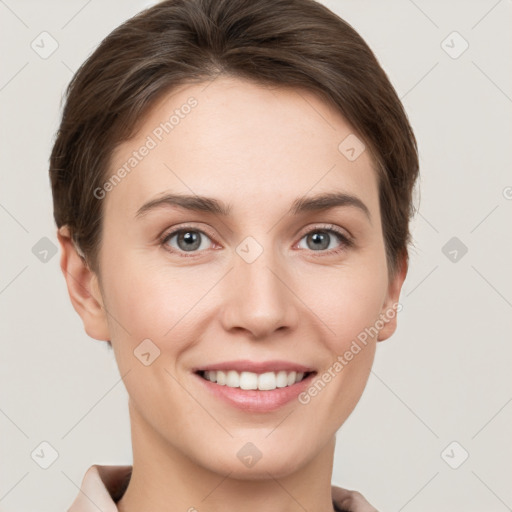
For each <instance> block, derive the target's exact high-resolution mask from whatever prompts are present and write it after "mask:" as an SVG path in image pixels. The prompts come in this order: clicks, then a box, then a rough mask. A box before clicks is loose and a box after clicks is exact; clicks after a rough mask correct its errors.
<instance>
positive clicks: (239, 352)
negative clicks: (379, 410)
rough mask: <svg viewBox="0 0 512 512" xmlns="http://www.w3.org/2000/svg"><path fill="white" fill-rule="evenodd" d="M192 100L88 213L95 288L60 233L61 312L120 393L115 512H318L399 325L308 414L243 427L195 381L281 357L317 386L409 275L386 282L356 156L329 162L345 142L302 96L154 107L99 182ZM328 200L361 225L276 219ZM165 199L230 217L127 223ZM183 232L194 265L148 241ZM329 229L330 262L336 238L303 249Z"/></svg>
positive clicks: (367, 172)
mask: <svg viewBox="0 0 512 512" xmlns="http://www.w3.org/2000/svg"><path fill="white" fill-rule="evenodd" d="M190 96H193V97H194V98H196V99H197V101H198V104H197V106H196V107H195V108H194V109H193V110H192V111H191V113H190V114H189V115H188V116H186V117H185V118H184V119H182V120H180V123H179V125H178V126H176V127H175V128H174V130H173V131H172V132H171V133H170V134H168V135H167V136H166V137H165V138H164V139H163V140H162V141H161V142H160V143H159V144H158V146H157V147H156V148H154V149H152V150H151V151H150V153H149V154H148V155H147V156H146V157H145V158H144V159H143V160H142V161H141V162H140V163H138V165H137V167H136V168H135V169H134V170H133V171H131V173H130V174H129V175H127V176H126V177H125V178H124V179H123V180H122V181H121V183H119V184H118V185H116V186H115V187H114V188H113V190H111V191H110V192H108V193H107V194H106V197H105V198H104V199H102V200H103V201H104V203H103V206H104V216H103V222H104V224H103V236H102V242H101V249H100V253H99V263H100V274H101V276H98V275H96V274H95V273H94V272H92V271H91V270H89V268H88V267H87V266H86V265H84V263H83V261H82V260H81V259H80V258H79V256H78V255H77V253H76V251H75V249H74V247H73V245H72V243H71V242H70V239H69V232H68V231H67V228H65V227H64V228H61V230H59V235H58V236H59V241H60V243H61V248H62V258H61V267H62V270H63V273H64V276H65V278H66V281H67V285H68V290H69V294H70V297H71V300H72V303H73V306H74V308H75V309H76V311H77V312H78V314H79V315H80V316H81V318H82V320H83V324H84V328H85V330H86V332H87V333H88V334H89V335H90V336H91V337H92V338H95V339H97V340H111V342H112V347H113V350H114V354H115V357H116V360H117V364H118V366H119V370H120V373H121V375H123V376H124V384H125V386H126V389H127V391H128V394H129V412H130V418H131V429H132V445H133V474H132V479H131V482H130V484H129V487H128V489H127V491H126V493H125V495H124V496H123V498H122V500H121V501H120V502H119V504H118V508H119V510H121V511H122V512H135V511H137V510H152V511H155V512H159V511H162V512H163V511H164V510H165V511H168V510H189V509H190V508H191V507H195V508H196V509H197V510H208V511H210V512H218V511H221V510H222V511H223V512H232V511H233V512H234V511H239V510H244V511H246V512H256V511H258V512H261V510H266V511H268V512H285V511H299V510H300V511H302V510H304V509H305V510H308V511H310V512H317V511H318V512H320V511H322V512H325V511H328V510H329V511H332V510H333V507H332V502H331V500H332V489H331V476H332V467H333V456H334V448H335V441H336V432H337V430H338V429H339V428H340V427H341V425H342V424H343V423H344V422H345V421H346V419H347V418H348V416H349V415H350V414H351V412H352V411H353V410H354V408H355V406H356V404H357V402H358V401H359V399H360V397H361V395H362V393H363V390H364V388H365V386H366V383H367V380H368V377H369V373H370V370H371V367H372V364H373V360H374V355H375V349H376V344H377V342H378V341H383V340H385V339H387V338H389V337H390V336H391V335H392V334H393V332H394V331H395V329H396V316H395V317H394V318H393V319H391V320H390V321H388V322H387V323H385V325H384V327H382V328H381V329H380V331H379V333H378V335H377V336H375V337H373V338H369V340H368V343H367V345H366V347H364V349H363V350H361V351H360V352H359V353H358V354H357V355H356V356H355V357H354V358H353V359H352V360H351V361H350V362H349V364H347V365H346V366H345V367H344V368H343V370H342V371H341V372H340V373H339V374H338V375H337V376H336V377H335V378H334V379H332V381H331V382H329V383H328V385H326V386H325V388H324V389H323V390H322V391H321V393H319V394H318V395H317V396H316V397H315V398H313V399H312V400H311V401H310V403H308V404H307V405H302V404H300V403H298V401H296V400H294V401H292V402H290V403H288V404H286V405H285V406H284V407H282V408H280V409H279V410H277V411H274V412H268V413H258V414H254V413H252V414H250V413H247V412H244V411H241V410H239V409H236V408H234V407H231V406H229V405H227V404H225V403H223V402H221V401H219V400H217V399H215V398H211V397H210V396H209V395H208V394H207V393H206V392H205V391H204V390H203V389H202V387H201V386H200V384H201V383H200V382H198V381H197V377H195V376H194V375H193V374H192V373H191V369H192V368H193V367H196V366H200V365H206V364H211V363H218V362H222V361H226V360H233V359H253V360H257V361H263V360H269V359H284V360H288V361H292V362H295V363H301V364H304V365H307V366H312V367H314V368H316V369H317V370H318V373H319V374H322V373H323V372H325V371H326V370H327V369H328V368H329V367H332V365H333V363H334V362H335V361H336V358H337V356H338V355H342V354H344V353H345V351H346V350H348V348H349V347H350V345H351V343H352V342H353V340H354V339H356V337H357V335H358V334H359V333H361V332H362V331H364V329H365V328H366V327H369V326H372V325H374V324H375V322H376V320H378V319H379V315H381V314H384V313H385V312H386V311H389V310H390V308H392V305H393V304H395V303H397V302H398V300H399V295H400V290H401V287H402V284H403V281H404V279H405V277H406V272H407V265H406V263H405V260H404V264H403V267H402V270H401V271H400V273H399V274H397V275H396V276H393V277H392V279H389V278H388V271H387V264H386V257H385V247H384V239H383V234H382V228H381V217H380V212H379V200H378V188H377V177H376V174H375V171H374V169H373V167H372V160H371V157H370V154H369V152H368V151H364V152H363V153H362V154H361V155H360V156H359V157H358V158H357V159H356V160H355V161H352V162H351V161H349V160H348V159H347V158H346V157H345V156H344V155H343V154H341V153H340V152H339V151H338V145H339V144H340V142H341V141H342V140H343V139H344V138H345V137H346V136H347V135H349V134H351V133H354V130H353V129H352V128H351V127H350V126H349V125H348V124H347V122H346V121H345V119H344V118H343V117H342V116H341V115H340V114H339V113H338V112H336V111H334V110H333V109H332V108H331V107H329V106H328V105H326V104H325V103H324V102H323V101H322V100H321V99H319V98H318V97H316V96H315V95H313V94H312V93H309V92H306V91H298V90H292V89H288V88H282V87H272V88H270V87H263V86H261V85H256V84H254V83H251V82H247V81H242V80H238V79H235V78H228V77H219V78H217V79H216V80H214V81H213V82H212V83H209V84H206V83H202V84H194V85H185V86H182V87H180V88H179V89H175V90H173V91H172V93H170V94H167V95H166V96H165V97H164V98H162V99H161V100H160V101H159V102H158V103H157V104H156V105H155V106H154V107H153V108H152V109H151V111H150V112H149V114H148V116H146V117H145V118H144V119H143V122H142V125H141V127H140V129H139V131H138V132H137V135H136V136H135V137H134V138H132V139H131V140H130V141H126V142H124V143H122V144H121V145H120V146H118V147H117V149H116V150H115V152H114V154H113V158H112V162H111V164H112V165H111V168H110V172H109V173H107V177H108V176H111V174H113V173H114V172H115V170H116V169H118V168H119V167H120V166H122V165H123V163H124V162H126V161H127V159H128V158H129V157H130V156H131V154H132V152H133V151H134V150H136V149H137V148H139V147H140V146H141V145H142V144H144V142H145V140H146V138H147V136H148V135H149V134H151V133H152V131H153V130H154V129H155V127H157V126H158V125H159V124H160V123H161V122H162V121H164V120H166V119H168V118H169V116H170V115H171V114H172V112H173V111H174V110H175V109H176V108H179V107H180V106H181V105H183V104H184V103H186V101H187V99H188V98H189V97H190ZM164 164H165V165H164ZM333 191H343V192H346V193H350V194H353V195H356V196H358V197H359V198H360V199H361V200H362V201H363V202H364V203H365V204H366V206H367V207H368V209H369V211H370V214H371V221H370V220H369V219H368V218H367V217H366V216H365V214H364V213H363V212H362V211H361V210H359V209H357V208H354V207H350V206H345V207H340V208H335V209H332V210H328V211H323V212H306V213H304V214H301V215H299V216H292V215H290V214H289V212H288V210H289V208H290V205H291V203H292V201H293V200H295V199H296V198H298V197H300V196H303V195H306V194H307V195H313V194H316V193H320V192H333ZM164 192H173V193H184V194H191V193H193V194H198V195H205V196H209V197H215V198H217V199H219V200H222V201H223V202H225V203H231V204H232V212H231V214H230V216H229V217H227V218H222V217H221V216H219V215H215V214H211V213H204V212H190V211H186V210H180V209H179V208H176V207H167V208H162V209H160V210H158V211H151V212H147V214H146V215H144V216H143V217H141V218H138V219H136V218H135V214H136V212H137V210H138V208H140V207H141V206H142V205H143V204H144V203H146V202H147V201H149V200H151V199H154V198H156V197H158V196H160V195H161V194H163V193H164ZM184 223H191V224H192V225H193V227H194V229H196V230H200V231H203V232H204V231H205V230H208V231H207V232H206V234H204V235H201V234H199V235H198V236H200V237H201V238H200V240H201V246H200V248H199V249H196V250H195V252H194V253H193V254H194V255H195V256H194V257H186V256H182V255H183V254H185V255H186V254H191V253H190V252H186V251H185V250H184V249H183V247H186V244H184V243H181V244H178V241H177V237H174V238H173V239H172V240H171V241H168V242H167V245H165V244H161V243H160V242H159V235H160V234H162V233H163V232H164V231H165V232H170V231H171V228H173V229H176V228H178V227H182V226H183V225H184ZM326 224H332V225H334V226H336V227H338V228H339V229H340V230H342V232H343V233H345V234H350V235H352V237H353V240H354V245H353V246H351V247H347V248H345V249H344V250H342V251H341V252H340V253H333V252H332V250H334V249H337V248H340V247H343V244H342V242H340V240H339V239H338V238H337V237H336V235H335V234H331V235H330V241H329V243H328V248H320V249H316V248H315V246H314V244H313V243H311V242H310V243H309V244H308V239H309V240H311V236H309V237H308V236H306V235H308V234H310V233H311V232H312V231H313V233H317V232H318V231H321V229H322V228H324V229H325V225H326ZM209 233H211V234H212V235H213V237H212V236H210V235H209ZM196 234H197V231H196ZM247 236H251V237H253V238H254V239H255V240H257V242H258V243H259V244H260V245H261V246H262V248H263V252H262V253H261V255H260V256H259V257H258V258H257V259H256V260H255V261H254V262H252V263H247V262H246V261H245V260H244V259H243V258H241V257H240V256H239V255H238V254H237V252H236V248H237V247H238V245H239V244H240V243H241V242H242V241H243V240H244V239H245V238H246V237H247ZM322 247H325V246H322ZM168 249H170V251H169V250H168ZM173 249H174V251H175V252H174V253H173V252H171V251H172V250H173ZM329 253H330V254H329ZM147 338H149V339H151V340H152V341H153V343H155V345H157V346H158V348H159V350H160V356H159V357H157V358H156V359H155V360H154V362H153V363H152V364H150V365H149V366H145V365H144V364H142V363H141V362H140V361H139V360H138V359H137V358H136V357H134V350H135V349H136V348H137V346H138V345H139V344H140V343H141V341H142V340H144V339H147ZM247 442H252V443H253V444H254V445H256V446H257V447H258V449H259V450H260V451H261V452H262V458H261V459H260V460H259V461H258V462H257V463H256V464H255V465H254V466H252V467H251V468H248V467H246V466H245V465H244V464H242V463H241V462H240V460H239V458H238V457H237V452H238V451H239V450H240V449H241V448H242V447H243V446H244V445H245V444H246V443H247ZM340 492H341V490H340ZM338 496H339V497H343V498H344V499H346V500H347V502H346V503H352V504H354V503H363V501H364V499H363V498H362V497H360V496H356V497H354V496H349V495H347V494H339V495H338ZM354 510H357V508H354Z"/></svg>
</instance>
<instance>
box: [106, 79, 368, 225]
mask: <svg viewBox="0 0 512 512" xmlns="http://www.w3.org/2000/svg"><path fill="white" fill-rule="evenodd" d="M346 141H348V142H346ZM347 144H348V145H349V146H350V145H351V146H354V148H355V151H357V153H356V156H357V154H358V153H359V152H360V151H361V149H362V148H363V147H364V146H362V143H361V141H360V140H359V139H358V138H357V136H356V135H355V133H354V130H353V128H352V127H351V126H350V125H349V124H348V123H347V122H346V120H345V119H344V118H343V116H342V115H341V114H340V113H339V112H338V111H337V110H336V109H334V108H332V107H330V106H329V105H327V104H326V103H325V102H323V101H322V100H321V99H320V98H319V97H318V96H316V95H315V94H313V93H311V92H309V91H306V90H303V89H292V88H288V87H274V86H263V85H259V84H255V83H253V82H250V81H246V80H240V79H235V78H230V77H218V78H216V79H215V80H213V81H212V82H205V83H200V84H192V85H190V84H189V85H183V86H180V87H179V88H177V89H175V90H173V91H172V92H170V93H168V94H166V95H165V96H164V97H163V98H161V99H160V100H159V101H158V102H157V103H156V104H155V105H153V107H152V108H151V110H150V111H149V113H148V114H147V115H146V117H145V119H144V121H143V122H142V123H141V126H140V128H139V130H138V131H137V134H136V136H135V137H133V138H132V139H130V140H129V141H126V142H123V143H122V144H120V145H119V146H118V147H117V148H116V150H115V152H114V153H113V156H112V160H111V166H110V169H109V172H108V173H107V176H106V177H105V178H106V181H108V179H109V178H110V177H112V176H113V175H114V174H122V175H123V177H122V179H121V180H115V181H116V184H115V186H113V187H111V191H110V192H108V194H107V196H106V203H107V204H106V205H104V206H105V210H106V211H105V215H108V213H107V212H108V211H109V210H110V211H111V212H119V211H123V212H125V213H126V214H128V215H131V216H132V217H133V216H134V215H135V212H136V211H137V209H138V208H139V207H140V206H141V205H142V204H143V203H144V202H145V201H147V200H148V199H151V198H154V197H156V196H157V195H158V194H162V193H164V192H169V191H172V192H178V193H186V194H198V195H205V196H210V197H219V198H226V199H228V200H229V202H230V203H233V204H234V205H235V207H234V210H235V212H236V211H237V210H239V209H240V210H241V209H243V208H247V209H250V208H254V207H256V208H259V209H261V202H262V200H264V201H265V202H266V203H268V205H269V206H270V205H271V204H274V203H275V204H278V203H282V202H289V200H293V199H295V198H296V197H299V196H304V195H307V193H308V191H310V192H311V193H319V192H325V191H329V192H330V191H333V190H341V191H344V192H347V193H353V194H357V195H358V196H359V197H362V198H363V197H364V199H365V203H366V204H367V206H368V208H369V209H370V210H375V208H376V207H377V205H378V202H377V182H376V175H375V171H374V169H373V165H372V161H371V157H370V155H369V151H362V152H361V153H360V154H359V156H357V158H356V159H353V157H352V158H347V154H346V153H344V151H345V150H346V149H347V148H346V146H347ZM351 155H353V152H352V153H351V154H350V153H349V156H351ZM120 169H124V170H125V172H121V173H119V170H120Z"/></svg>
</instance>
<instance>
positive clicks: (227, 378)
mask: <svg viewBox="0 0 512 512" xmlns="http://www.w3.org/2000/svg"><path fill="white" fill-rule="evenodd" d="M204 378H205V379H207V380H209V381H211V382H216V383H217V384H219V385H220V386H228V387H230V388H240V389H259V390H261V391H271V390H273V389H276V388H285V387H287V386H292V385H293V384H295V383H296V382H300V381H301V380H302V379H303V378H304V372H295V371H292V372H286V371H284V370H282V371H280V372H277V373H276V372H266V373H260V374H258V373H253V372H241V373H238V372H237V371H235V370H229V371H227V372H224V371H221V370H210V371H205V372H204Z"/></svg>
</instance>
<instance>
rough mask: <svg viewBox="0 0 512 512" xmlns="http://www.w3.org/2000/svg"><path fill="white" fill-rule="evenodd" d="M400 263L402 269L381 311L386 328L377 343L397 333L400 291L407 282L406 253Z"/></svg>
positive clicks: (393, 280)
mask: <svg viewBox="0 0 512 512" xmlns="http://www.w3.org/2000/svg"><path fill="white" fill-rule="evenodd" d="M400 263H401V265H400V269H399V270H398V271H397V272H396V274H395V276H394V277H393V279H392V280H391V282H390V283H389V287H388V295H387V298H386V302H385V303H384V306H383V308H382V311H381V318H382V321H383V322H384V326H383V327H382V329H381V330H380V332H379V335H378V337H377V341H384V340H387V339H388V338H389V337H391V336H392V335H393V333H394V332H395V331H396V327H397V317H398V313H399V311H400V309H401V308H400V307H398V303H399V299H400V291H401V290H402V285H403V283H404V281H405V278H406V276H407V270H408V257H407V252H406V251H405V252H404V253H403V254H402V257H401V262H400Z"/></svg>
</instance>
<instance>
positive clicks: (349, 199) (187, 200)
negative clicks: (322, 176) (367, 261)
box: [135, 192, 372, 223]
mask: <svg viewBox="0 0 512 512" xmlns="http://www.w3.org/2000/svg"><path fill="white" fill-rule="evenodd" d="M169 206H178V207H179V208H183V209H185V210H190V211H197V212H205V213H212V214H215V215H221V216H223V217H227V216H229V214H230V212H231V211H232V205H231V204H229V205H228V204H225V203H223V202H222V201H219V200H218V199H214V198H212V197H205V196H198V195H186V194H165V195H164V196H162V197H158V198H156V199H153V200H151V201H149V202H147V203H145V204H144V205H142V206H141V207H140V208H139V209H138V210H137V213H136V214H135V216H136V217H141V216H143V215H145V214H146V213H148V212H149V211H151V210H155V209H160V208H165V207H169ZM336 207H353V208H357V209H359V210H361V211H362V212H363V213H364V214H365V215H366V217H368V220H369V221H370V223H371V221H372V219H371V214H370V210H369V209H368V207H367V206H366V205H365V204H364V203H363V201H361V199H359V198H358V197H357V196H354V195H351V194H346V193H344V192H330V193H324V194H317V195H315V196H309V197H308V196H302V197H299V198H297V199H295V201H294V202H293V203H292V205H291V207H290V209H289V212H290V213H291V214H292V215H299V214H301V213H305V212H312V211H315V212H318V211H324V210H330V209H331V208H336Z"/></svg>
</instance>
